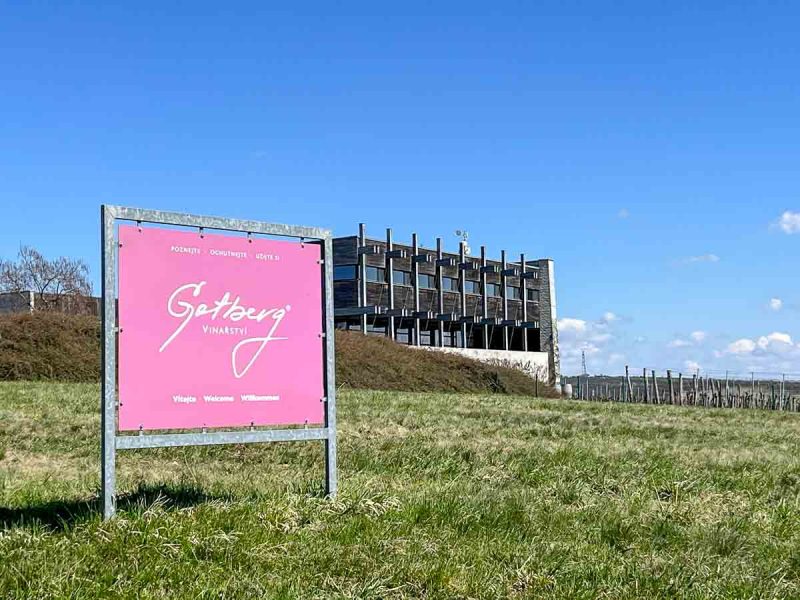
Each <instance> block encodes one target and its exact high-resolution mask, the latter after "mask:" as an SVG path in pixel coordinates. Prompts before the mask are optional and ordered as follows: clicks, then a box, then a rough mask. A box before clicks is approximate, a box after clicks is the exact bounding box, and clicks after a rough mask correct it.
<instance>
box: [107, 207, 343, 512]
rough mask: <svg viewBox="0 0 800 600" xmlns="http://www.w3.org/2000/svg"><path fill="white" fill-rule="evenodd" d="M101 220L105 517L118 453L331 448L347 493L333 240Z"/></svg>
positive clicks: (158, 220) (262, 227) (145, 216)
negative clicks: (295, 444)
mask: <svg viewBox="0 0 800 600" xmlns="http://www.w3.org/2000/svg"><path fill="white" fill-rule="evenodd" d="M101 216H102V233H103V247H102V258H103V332H104V334H103V335H104V352H103V461H102V465H103V473H102V475H103V511H104V516H105V517H106V518H109V517H111V516H113V514H114V490H115V464H116V457H115V453H116V450H117V449H136V448H156V447H164V446H169V447H174V446H191V445H209V444H228V443H246V442H269V441H305V440H324V442H325V448H326V451H325V457H326V478H325V481H326V490H327V492H328V493H329V494H331V495H332V494H335V492H336V483H337V482H336V409H335V382H334V369H333V361H334V346H333V344H334V336H333V291H332V290H333V283H332V281H333V268H332V267H333V265H332V262H333V261H332V238H331V234H330V232H329V231H327V230H323V229H318V228H313V227H293V226H286V225H277V224H271V223H262V222H255V221H241V220H235V219H223V218H218V217H202V216H194V215H186V214H180V213H167V212H162V211H150V210H142V209H136V208H124V207H117V206H103V207H102V209H101ZM153 225H160V226H159V227H154V226H153ZM164 226H166V227H164ZM237 234H238V235H237ZM265 235H267V236H270V237H269V238H267V237H264V236H265ZM276 238H277V239H276ZM117 348H118V360H119V364H118V365H117V364H115V363H116V360H117V352H116V350H117ZM117 378H118V380H117ZM275 426H281V428H276V427H275ZM285 426H301V427H291V428H285ZM265 427H270V428H265ZM210 429H212V430H213V431H209V430H210ZM220 429H223V430H220ZM165 430H170V432H169V433H166V432H164V431H165ZM175 430H183V431H181V432H179V433H175V432H174V431H175ZM126 432H127V433H126ZM130 432H136V434H134V435H131V434H130Z"/></svg>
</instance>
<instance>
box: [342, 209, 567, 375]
mask: <svg viewBox="0 0 800 600" xmlns="http://www.w3.org/2000/svg"><path fill="white" fill-rule="evenodd" d="M333 255H334V304H335V309H336V312H335V318H336V326H337V328H339V329H350V330H357V331H361V332H363V333H365V334H373V335H386V336H387V337H390V338H392V339H394V340H396V341H397V342H400V343H405V344H410V345H415V346H429V347H434V348H440V349H447V350H450V349H461V351H462V353H464V354H468V355H471V356H474V357H476V358H486V359H499V360H506V359H507V360H512V361H515V362H519V361H520V359H522V358H523V357H524V359H526V360H529V361H530V362H532V363H537V364H544V365H546V367H547V369H546V371H547V378H548V379H549V380H550V381H551V382H553V383H554V382H555V381H557V379H558V377H559V375H560V368H559V355H558V329H557V326H556V322H557V317H556V294H555V278H554V271H553V261H552V260H550V259H537V260H529V259H527V258H526V257H525V255H524V254H523V255H521V256H519V257H518V259H517V260H514V259H509V257H508V256H507V255H506V252H505V251H502V252H501V253H500V260H490V259H488V258H487V257H486V248H485V247H481V249H480V256H479V257H475V256H469V255H468V254H467V247H466V243H465V242H463V241H462V242H461V243H460V247H459V252H458V253H451V252H445V251H444V250H443V246H442V239H441V238H438V239H437V241H436V248H435V249H431V248H423V247H421V246H420V245H419V243H418V239H417V235H416V234H413V235H412V241H411V244H398V243H396V242H394V240H393V238H392V230H391V229H389V230H387V232H386V239H385V240H376V239H371V238H368V237H367V236H366V231H365V227H364V225H363V224H361V225H360V226H359V234H358V235H353V236H348V237H337V238H335V239H334V240H333ZM519 353H528V354H527V355H522V354H519Z"/></svg>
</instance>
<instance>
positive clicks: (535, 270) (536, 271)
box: [528, 267, 539, 279]
mask: <svg viewBox="0 0 800 600" xmlns="http://www.w3.org/2000/svg"><path fill="white" fill-rule="evenodd" d="M528 273H530V274H531V279H539V267H533V270H531V271H528Z"/></svg>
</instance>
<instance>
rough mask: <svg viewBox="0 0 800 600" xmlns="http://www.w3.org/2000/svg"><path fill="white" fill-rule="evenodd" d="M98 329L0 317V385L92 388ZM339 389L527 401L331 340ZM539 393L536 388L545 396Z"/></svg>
mask: <svg viewBox="0 0 800 600" xmlns="http://www.w3.org/2000/svg"><path fill="white" fill-rule="evenodd" d="M99 373H100V322H99V321H98V320H97V319H96V318H94V317H84V316H71V315H63V314H57V313H34V314H20V315H3V316H0V380H5V381H19V380H47V381H75V382H79V381H87V382H91V381H98V380H99ZM336 378H337V385H339V386H344V387H349V388H353V389H374V390H398V391H412V392H426V391H427V392H464V393H506V394H521V395H533V394H535V392H536V389H537V387H536V382H535V381H534V380H533V379H531V378H530V377H528V376H527V375H525V374H524V373H522V372H520V371H517V370H515V369H510V368H506V367H503V366H494V365H486V364H483V363H481V362H478V361H475V360H472V359H469V358H464V357H461V356H454V355H451V354H442V353H437V352H429V351H425V350H418V349H414V348H409V347H408V346H403V345H401V344H397V343H394V342H392V341H390V340H387V339H386V338H381V337H367V336H364V335H361V334H357V333H353V332H344V331H337V332H336ZM546 391H547V390H546V389H545V386H544V385H540V386H539V393H540V395H545V392H546Z"/></svg>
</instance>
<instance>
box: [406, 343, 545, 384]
mask: <svg viewBox="0 0 800 600" xmlns="http://www.w3.org/2000/svg"><path fill="white" fill-rule="evenodd" d="M411 347H412V348H413V347H414V346H411ZM418 347H419V348H422V349H424V350H429V351H432V352H447V353H449V354H460V355H461V356H466V357H467V358H472V359H475V360H479V361H481V362H485V363H490V364H497V363H501V364H502V365H503V366H506V367H512V368H515V369H519V370H520V371H524V372H525V373H527V374H528V375H530V376H531V377H536V376H537V375H538V377H539V380H540V381H543V382H547V381H548V380H550V379H551V378H550V354H549V353H548V352H518V351H514V350H483V349H481V348H439V347H436V346H418Z"/></svg>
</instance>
